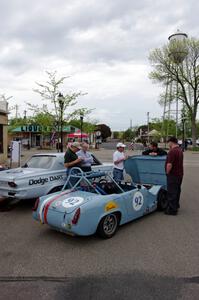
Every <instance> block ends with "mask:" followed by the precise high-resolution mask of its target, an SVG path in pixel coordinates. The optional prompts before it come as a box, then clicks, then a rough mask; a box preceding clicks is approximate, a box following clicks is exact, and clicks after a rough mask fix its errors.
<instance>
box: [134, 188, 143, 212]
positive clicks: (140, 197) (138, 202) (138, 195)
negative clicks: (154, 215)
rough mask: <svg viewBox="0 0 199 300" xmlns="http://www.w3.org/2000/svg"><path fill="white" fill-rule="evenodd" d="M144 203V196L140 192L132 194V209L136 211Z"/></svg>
mask: <svg viewBox="0 0 199 300" xmlns="http://www.w3.org/2000/svg"><path fill="white" fill-rule="evenodd" d="M143 204H144V197H143V195H142V193H140V192H136V193H135V194H134V196H133V208H134V210H136V211H138V210H140V209H141V208H142V206H143Z"/></svg>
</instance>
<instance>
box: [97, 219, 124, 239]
mask: <svg viewBox="0 0 199 300" xmlns="http://www.w3.org/2000/svg"><path fill="white" fill-rule="evenodd" d="M118 225H119V218H118V216H117V214H115V213H112V214H109V215H107V216H105V217H103V218H102V219H101V221H100V222H99V225H98V228H97V233H98V234H99V235H100V236H101V237H102V238H104V239H109V238H111V237H112V236H113V235H114V234H115V233H116V231H117V229H118Z"/></svg>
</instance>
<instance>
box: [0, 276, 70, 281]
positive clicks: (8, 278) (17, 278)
mask: <svg viewBox="0 0 199 300" xmlns="http://www.w3.org/2000/svg"><path fill="white" fill-rule="evenodd" d="M68 280H69V279H68V278H67V277H52V276H3V277H0V282H26V281H46V282H49V281H51V282H52V281H53V282H66V281H68Z"/></svg>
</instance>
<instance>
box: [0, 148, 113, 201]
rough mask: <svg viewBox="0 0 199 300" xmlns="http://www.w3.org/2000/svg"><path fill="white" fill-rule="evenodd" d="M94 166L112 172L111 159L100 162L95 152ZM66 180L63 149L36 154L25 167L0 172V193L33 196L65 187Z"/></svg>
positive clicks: (17, 197) (21, 196)
mask: <svg viewBox="0 0 199 300" xmlns="http://www.w3.org/2000/svg"><path fill="white" fill-rule="evenodd" d="M93 161H94V162H93V165H92V169H93V170H96V171H108V172H112V168H113V165H112V164H111V163H101V162H100V161H99V160H98V159H97V158H96V157H95V156H94V155H93ZM65 181H66V169H65V168H64V153H43V154H35V155H33V156H32V157H31V158H30V159H29V160H28V161H27V162H26V163H25V164H24V165H23V166H22V167H20V168H15V169H9V170H5V171H2V172H0V196H1V197H6V198H10V199H32V198H37V197H40V196H43V195H47V194H50V193H54V192H56V191H59V190H61V189H62V187H63V185H64V183H65Z"/></svg>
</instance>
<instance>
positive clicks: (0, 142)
mask: <svg viewBox="0 0 199 300" xmlns="http://www.w3.org/2000/svg"><path fill="white" fill-rule="evenodd" d="M0 153H3V125H2V124H0Z"/></svg>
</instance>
